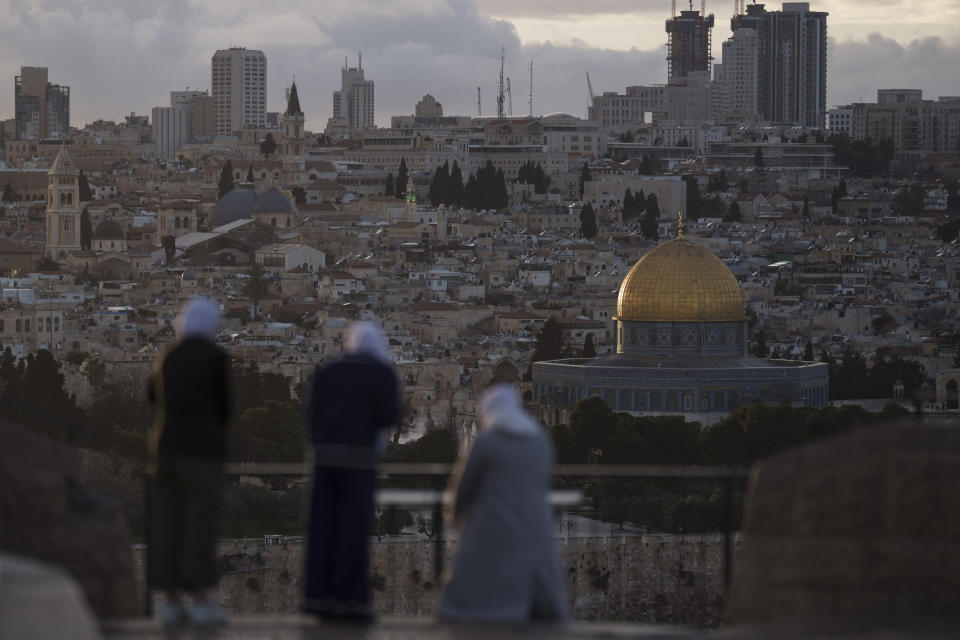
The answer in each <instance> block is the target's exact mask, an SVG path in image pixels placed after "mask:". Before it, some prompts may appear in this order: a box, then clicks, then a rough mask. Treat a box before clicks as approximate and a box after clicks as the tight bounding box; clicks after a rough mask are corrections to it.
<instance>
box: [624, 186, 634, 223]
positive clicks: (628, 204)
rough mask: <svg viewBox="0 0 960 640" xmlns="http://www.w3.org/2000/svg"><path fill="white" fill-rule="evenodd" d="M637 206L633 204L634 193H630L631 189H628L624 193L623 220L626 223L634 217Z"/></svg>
mask: <svg viewBox="0 0 960 640" xmlns="http://www.w3.org/2000/svg"><path fill="white" fill-rule="evenodd" d="M635 208H636V207H635V206H634V204H633V193H632V192H631V191H630V187H627V189H626V191H624V192H623V219H624V221H626V220H629V219H630V218H632V217H633V216H634V210H635Z"/></svg>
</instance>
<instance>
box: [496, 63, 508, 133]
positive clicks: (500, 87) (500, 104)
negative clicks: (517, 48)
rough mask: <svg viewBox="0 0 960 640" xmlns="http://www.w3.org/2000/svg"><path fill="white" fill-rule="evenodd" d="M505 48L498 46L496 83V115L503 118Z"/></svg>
mask: <svg viewBox="0 0 960 640" xmlns="http://www.w3.org/2000/svg"><path fill="white" fill-rule="evenodd" d="M505 55H506V49H504V48H503V47H500V81H499V82H498V83H497V117H498V118H501V119H502V118H503V100H504V96H503V59H504V56H505Z"/></svg>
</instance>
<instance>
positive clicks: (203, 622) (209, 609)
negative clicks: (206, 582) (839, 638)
mask: <svg viewBox="0 0 960 640" xmlns="http://www.w3.org/2000/svg"><path fill="white" fill-rule="evenodd" d="M190 621H191V622H193V624H195V625H197V626H198V627H222V626H223V625H225V624H227V614H226V613H224V612H223V609H221V608H220V607H218V606H217V605H215V604H212V603H210V602H198V603H196V604H194V605H193V607H192V608H191V609H190Z"/></svg>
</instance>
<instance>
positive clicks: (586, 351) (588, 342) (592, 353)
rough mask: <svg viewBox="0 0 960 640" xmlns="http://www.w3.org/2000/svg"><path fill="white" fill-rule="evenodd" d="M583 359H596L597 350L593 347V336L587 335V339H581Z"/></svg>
mask: <svg viewBox="0 0 960 640" xmlns="http://www.w3.org/2000/svg"><path fill="white" fill-rule="evenodd" d="M583 357H584V358H596V357H597V348H596V347H595V346H593V334H592V333H588V334H587V337H586V338H584V339H583Z"/></svg>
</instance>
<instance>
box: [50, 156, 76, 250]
mask: <svg viewBox="0 0 960 640" xmlns="http://www.w3.org/2000/svg"><path fill="white" fill-rule="evenodd" d="M47 176H48V185H49V188H48V190H47V255H48V256H49V257H51V258H53V259H54V260H57V261H58V262H61V263H62V262H64V261H65V260H66V257H67V254H68V253H70V252H71V251H79V250H80V172H79V171H78V170H77V167H76V165H74V164H73V160H71V159H70V154H69V153H68V152H67V147H66V146H63V147H61V148H60V153H58V154H57V159H56V160H54V161H53V166H52V167H50V171H49V172H48V173H47Z"/></svg>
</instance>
